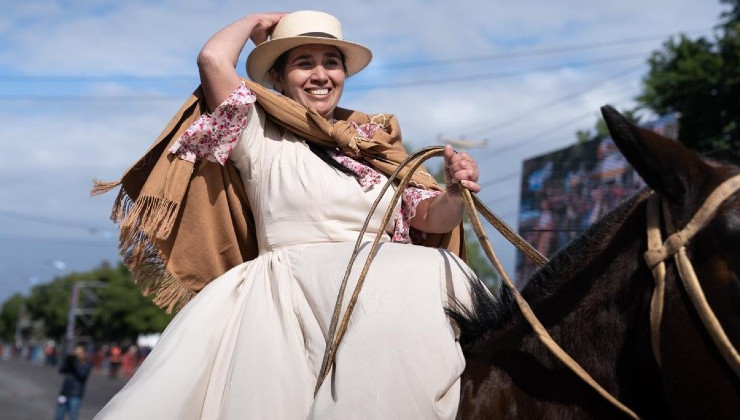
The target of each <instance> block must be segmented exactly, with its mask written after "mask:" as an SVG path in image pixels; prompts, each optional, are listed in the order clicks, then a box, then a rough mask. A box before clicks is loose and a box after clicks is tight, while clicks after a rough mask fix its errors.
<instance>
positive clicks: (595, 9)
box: [0, 0, 720, 300]
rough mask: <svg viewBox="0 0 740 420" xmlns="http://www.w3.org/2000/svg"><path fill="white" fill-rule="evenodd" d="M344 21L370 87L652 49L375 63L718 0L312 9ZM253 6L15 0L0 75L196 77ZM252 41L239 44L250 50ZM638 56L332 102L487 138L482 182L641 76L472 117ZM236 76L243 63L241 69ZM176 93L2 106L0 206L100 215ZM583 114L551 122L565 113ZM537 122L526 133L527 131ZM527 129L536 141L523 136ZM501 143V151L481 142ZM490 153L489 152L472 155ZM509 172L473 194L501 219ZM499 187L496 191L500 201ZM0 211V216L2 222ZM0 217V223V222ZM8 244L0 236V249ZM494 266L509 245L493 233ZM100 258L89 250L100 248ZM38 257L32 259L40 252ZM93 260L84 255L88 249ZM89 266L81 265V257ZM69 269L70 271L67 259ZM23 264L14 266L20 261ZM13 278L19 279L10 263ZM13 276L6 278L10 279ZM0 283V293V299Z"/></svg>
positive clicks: (489, 48)
mask: <svg viewBox="0 0 740 420" xmlns="http://www.w3.org/2000/svg"><path fill="white" fill-rule="evenodd" d="M272 7H274V8H275V9H276V10H298V9H307V8H315V7H316V6H315V3H313V2H305V1H279V2H274V3H273V4H272ZM321 7H322V8H324V9H325V10H326V11H328V12H331V13H334V14H336V15H337V16H338V17H340V19H342V21H343V27H344V33H345V35H346V37H347V38H348V39H351V40H354V41H357V42H360V43H363V44H365V45H368V46H369V47H371V49H373V51H374V54H375V58H376V62H375V64H373V65H371V67H370V68H369V69H368V70H367V71H366V72H365V73H364V74H363V75H360V76H358V77H357V80H356V81H352V82H350V86H351V84H352V83H355V84H383V83H389V82H393V81H409V80H424V79H436V78H445V77H460V76H465V75H470V74H480V73H489V72H494V71H518V70H521V69H531V68H535V67H541V66H544V65H557V64H559V63H564V62H572V61H578V60H584V59H592V58H594V57H614V56H616V55H620V54H629V53H633V52H637V53H640V52H647V51H650V50H651V49H655V48H658V47H659V46H660V44H661V40H660V39H655V40H654V41H652V42H639V43H638V42H636V43H633V44H624V45H621V46H614V47H610V48H604V49H592V50H578V51H571V52H570V53H567V54H566V53H561V54H551V55H540V56H533V57H528V58H519V59H509V60H495V61H493V60H491V61H485V62H479V63H466V64H456V65H448V66H438V67H427V68H407V69H400V68H395V69H394V68H388V67H383V66H382V65H383V64H387V63H394V62H396V63H397V62H408V61H418V60H428V59H443V58H456V57H468V56H478V55H484V54H494V53H503V52H509V51H515V50H520V49H527V48H545V47H553V46H563V45H574V44H583V43H590V42H598V41H609V40H617V39H626V38H635V37H641V36H647V35H659V34H664V33H675V32H677V31H680V30H690V29H696V28H707V32H706V33H708V32H709V28H711V27H712V26H713V25H714V24H715V22H716V21H717V16H718V15H719V12H720V5H719V2H718V1H714V2H697V1H695V0H656V1H653V2H649V3H646V2H639V1H636V0H630V1H621V2H593V1H585V0H568V1H558V2H552V1H544V0H539V1H529V2H523V3H522V2H520V3H515V2H506V1H482V0H479V1H457V2H446V1H441V0H425V1H422V0H410V1H404V2H390V3H389V2H386V1H379V0H373V1H359V0H350V1H342V2H339V1H331V2H324V3H322V5H321ZM254 11H256V10H253V9H251V7H250V6H249V5H247V4H245V3H244V2H242V1H238V0H229V1H223V2H203V1H200V0H188V1H175V0H167V1H158V2H150V1H144V0H139V1H126V2H118V1H107V2H100V1H96V2H89V1H72V2H69V1H65V2H61V1H51V0H47V1H40V0H37V1H33V2H15V3H14V4H13V6H12V7H9V8H5V9H4V13H3V14H2V15H0V63H1V64H0V75H3V74H6V75H7V74H28V75H109V74H114V75H116V74H117V75H122V74H123V75H139V76H142V75H144V76H146V75H187V74H191V75H195V74H197V70H196V68H195V64H194V62H195V55H196V53H197V51H198V50H199V49H200V47H201V46H202V44H203V43H204V42H205V40H206V39H208V37H209V36H210V35H211V34H212V33H214V32H215V31H217V30H218V29H219V28H221V27H222V26H224V25H226V24H227V23H229V22H231V21H233V20H235V19H236V18H238V17H240V16H242V15H245V14H247V13H250V12H254ZM250 48H251V47H250ZM637 63H639V60H632V61H624V62H614V63H609V64H604V65H598V66H596V65H594V66H583V67H572V68H566V69H560V70H558V71H540V72H532V73H527V74H522V75H521V76H518V77H508V78H489V79H485V80H479V81H475V82H469V83H449V84H438V85H434V86H427V87H416V88H403V89H388V90H370V91H351V90H348V93H347V95H346V97H345V101H344V103H343V105H344V106H348V107H356V108H358V109H361V110H365V111H368V112H390V113H395V114H396V115H398V117H399V120H400V121H401V123H402V126H403V129H404V136H405V139H406V140H407V141H409V142H411V143H412V144H413V145H414V146H415V147H421V146H424V145H428V144H432V143H433V142H434V141H435V140H436V137H437V135H438V134H440V133H442V134H444V135H446V136H458V135H469V136H470V138H472V137H473V136H472V135H471V132H475V136H476V137H487V138H488V139H489V141H490V144H489V150H487V151H486V150H483V151H471V153H472V154H473V155H474V156H476V157H478V158H480V159H484V158H485V159H486V160H485V161H484V164H482V166H483V171H484V172H483V174H482V181H485V180H486V179H494V178H497V177H501V176H503V175H505V174H508V173H511V172H516V171H517V170H519V168H520V166H521V160H522V159H524V158H526V157H530V156H533V155H536V154H539V153H543V152H546V151H549V150H551V149H554V148H559V147H563V146H565V145H567V144H569V143H571V142H572V141H573V139H574V134H573V133H574V132H575V131H576V130H577V129H579V128H590V127H591V126H592V125H593V122H594V120H595V117H594V116H595V115H596V113H597V112H598V107H599V106H601V105H603V104H604V103H607V102H609V103H615V102H616V104H617V105H619V104H628V103H630V101H629V100H628V99H625V97H626V96H627V95H628V94H629V93H630V92H633V91H636V90H637V89H638V88H639V83H640V82H639V77H640V73H639V72H636V73H634V74H632V75H631V76H630V77H626V78H622V79H615V80H613V81H609V82H606V83H604V84H603V86H601V87H600V88H599V89H594V90H592V91H590V92H588V93H586V94H584V95H582V96H579V97H575V98H573V99H572V100H570V101H568V102H563V103H561V104H559V105H558V106H554V107H549V108H546V109H542V110H540V111H536V112H533V113H532V115H531V116H530V117H529V118H527V119H524V120H520V121H518V122H516V123H511V124H506V125H503V126H500V127H491V128H490V129H488V130H484V128H486V126H491V125H494V124H495V123H497V122H502V121H506V120H507V119H509V118H511V117H513V116H518V115H521V113H522V112H524V111H527V110H530V109H533V108H535V107H537V106H539V105H542V104H544V103H547V102H550V101H553V100H554V99H556V98H559V97H562V96H564V95H566V94H568V93H572V92H578V91H579V90H584V89H585V88H586V87H587V86H589V85H593V84H595V83H596V82H598V81H600V80H603V79H605V78H607V77H608V76H609V75H611V74H615V73H617V72H619V71H620V69H626V68H629V67H630V66H634V65H635V64H637ZM240 71H242V72H243V70H242V69H241V68H240ZM6 87H7V89H8V90H7V91H8V92H17V91H21V92H23V89H27V90H28V92H29V93H33V94H44V95H55V94H67V95H74V94H92V95H176V96H180V97H183V98H184V97H185V96H186V95H187V94H188V93H189V91H190V90H191V89H192V86H190V83H189V82H188V81H187V80H185V81H182V80H180V81H178V82H176V83H174V82H173V83H166V84H165V83H160V84H157V83H153V82H151V83H128V82H125V81H120V80H110V81H106V82H104V83H70V82H64V83H62V82H59V83H54V82H48V83H44V84H41V83H36V82H33V83H29V82H24V83H20V82H14V81H3V80H2V79H0V90H3V89H5V88H6ZM179 104H180V101H178V100H173V101H166V102H139V103H131V102H126V103H117V102H93V103H88V102H74V101H72V102H54V101H41V102H29V103H19V102H13V101H5V102H0V119H2V121H3V123H2V125H0V144H2V147H3V153H4V155H5V156H6V161H5V163H4V164H3V167H2V168H0V203H3V204H2V205H1V206H2V207H3V208H5V209H8V208H12V209H13V210H16V211H21V212H27V213H29V214H36V215H44V214H46V215H53V216H54V217H56V218H60V219H69V220H81V219H82V220H90V221H91V223H92V222H95V223H106V222H105V219H106V217H107V213H108V210H107V209H106V208H105V207H107V206H109V203H110V201H109V200H110V199H112V198H110V199H108V198H104V199H97V200H88V199H87V198H86V192H87V188H88V187H89V183H88V180H89V179H90V178H92V177H95V176H97V177H101V178H103V179H113V178H116V177H117V176H118V175H119V174H120V173H121V172H122V171H123V170H124V169H125V168H126V167H127V166H128V165H129V164H130V163H131V162H132V161H133V160H134V159H136V158H137V157H138V156H139V155H140V154H141V153H143V151H144V150H145V148H146V147H147V146H148V145H149V143H150V142H151V141H152V140H153V139H154V138H155V137H156V135H157V134H159V130H161V129H162V127H163V126H164V125H165V124H166V122H167V120H168V119H169V117H170V116H171V114H172V113H173V112H174V111H175V110H176V109H177V107H178V106H179ZM579 116H581V119H579V120H578V121H575V122H573V123H570V124H564V122H567V121H569V120H573V119H575V118H579ZM538 133H544V134H541V135H540V136H539V137H538V136H535V135H536V134H538ZM533 136H534V137H533ZM505 147H508V148H510V149H509V150H508V151H502V152H498V153H496V152H493V151H495V150H499V149H501V148H505ZM491 155H494V157H490V158H487V157H486V156H491ZM517 190H518V180H517V179H515V178H514V179H512V180H511V181H509V182H503V183H498V184H496V185H494V186H492V187H491V188H489V189H488V190H485V191H484V192H483V193H482V197H483V198H484V200H485V201H486V202H489V203H490V204H491V207H492V208H493V209H494V210H495V211H497V212H500V214H504V215H509V217H508V218H507V221H508V222H509V223H511V224H514V222H515V220H514V218H513V213H514V211H515V210H516V198H515V196H516V191H517ZM507 197H508V198H507ZM3 222H5V220H3ZM8 226H9V225H8V224H5V223H3V225H2V228H0V233H5V234H7V233H8V232H10V228H8ZM45 228H48V227H47V226H43V225H39V224H33V223H18V224H14V226H13V229H14V230H13V232H15V233H17V231H16V230H18V229H20V230H25V231H26V233H28V234H33V233H34V230H37V231H38V232H43V231H44V229H45ZM6 246H7V244H5V243H0V248H2V247H6ZM497 246H499V248H500V249H502V250H503V251H500V252H501V254H502V257H503V258H504V260H505V261H506V265H507V267H509V268H511V267H512V266H513V257H512V255H513V254H512V252H511V251H510V248H509V247H504V246H503V244H502V243H501V242H500V241H498V243H497ZM98 257H99V256H94V258H98ZM44 258H46V259H48V258H51V257H49V256H46V255H38V259H39V260H43V259H44ZM91 258H93V257H91ZM0 264H1V265H2V266H3V267H5V268H6V270H7V269H11V270H15V272H17V275H16V277H18V278H22V277H23V276H26V277H27V276H30V274H29V273H30V271H28V270H30V269H29V268H28V267H27V265H28V263H26V262H24V264H25V265H21V266H13V264H14V263H13V261H6V260H5V257H3V260H2V261H0ZM95 264H97V261H92V260H90V264H88V265H89V266H92V265H95ZM73 268H74V267H73ZM24 270H25V271H24ZM23 273H25V274H23ZM19 287H20V286H19ZM4 293H6V292H5V291H3V290H0V300H2V299H3V298H4V296H5V295H4Z"/></svg>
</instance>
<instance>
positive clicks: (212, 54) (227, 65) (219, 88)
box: [198, 13, 285, 110]
mask: <svg viewBox="0 0 740 420" xmlns="http://www.w3.org/2000/svg"><path fill="white" fill-rule="evenodd" d="M284 15H285V13H260V14H256V15H249V16H245V17H243V18H241V19H239V20H237V21H236V22H234V23H232V24H230V25H229V26H227V27H225V28H223V29H221V30H220V31H218V32H217V33H216V34H215V35H213V36H212V37H211V39H209V40H208V42H206V44H205V45H204V46H203V49H201V50H200V53H199V54H198V70H199V72H200V82H201V85H202V88H203V93H204V95H205V99H206V105H208V109H210V110H213V109H214V108H216V107H217V106H218V105H220V104H221V102H223V101H224V100H225V99H226V98H227V97H228V96H229V94H230V93H231V92H233V91H234V89H236V88H237V87H239V84H240V83H241V79H240V78H239V74H238V73H237V72H236V63H237V60H238V59H239V54H240V53H241V51H242V49H243V48H244V45H245V44H246V43H247V41H248V40H249V39H251V40H252V41H254V43H255V45H259V44H261V43H262V42H264V41H266V40H267V37H268V36H269V35H270V33H271V32H272V29H273V28H274V27H275V25H276V24H277V23H278V21H279V20H280V19H281V18H282V17H283V16H284Z"/></svg>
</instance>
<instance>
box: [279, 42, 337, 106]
mask: <svg viewBox="0 0 740 420" xmlns="http://www.w3.org/2000/svg"><path fill="white" fill-rule="evenodd" d="M271 74H272V78H273V81H274V82H275V90H277V91H279V92H283V94H284V95H285V96H287V97H289V98H291V99H293V100H295V101H296V102H298V103H299V104H301V105H303V106H305V107H307V108H315V109H316V110H317V111H318V112H319V114H321V115H322V116H323V117H324V118H326V119H332V118H333V117H334V109H335V108H336V106H337V103H339V98H340V97H341V96H342V89H343V88H344V79H345V72H344V64H343V63H342V55H341V53H340V52H339V49H337V48H336V47H333V46H331V45H321V44H308V45H301V46H299V47H295V48H293V49H292V50H290V51H289V52H288V58H287V60H286V62H285V69H284V70H283V71H282V74H278V73H277V72H276V71H274V70H273V71H272V72H271Z"/></svg>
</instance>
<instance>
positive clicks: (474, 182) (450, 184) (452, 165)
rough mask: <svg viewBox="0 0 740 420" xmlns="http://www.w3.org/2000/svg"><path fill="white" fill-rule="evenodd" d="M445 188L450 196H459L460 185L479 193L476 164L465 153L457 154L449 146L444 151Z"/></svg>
mask: <svg viewBox="0 0 740 420" xmlns="http://www.w3.org/2000/svg"><path fill="white" fill-rule="evenodd" d="M444 159H445V161H444V169H445V186H446V187H447V191H448V192H449V193H452V194H458V195H459V194H460V185H462V186H463V187H465V188H467V189H468V190H470V191H471V192H474V193H477V192H479V191H480V185H478V175H479V173H478V164H477V163H475V161H474V160H473V158H471V157H470V156H469V155H468V154H467V153H465V152H461V153H457V152H455V150H454V149H453V148H452V146H450V145H449V144H448V145H447V146H445V151H444Z"/></svg>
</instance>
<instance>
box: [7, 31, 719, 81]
mask: <svg viewBox="0 0 740 420" xmlns="http://www.w3.org/2000/svg"><path fill="white" fill-rule="evenodd" d="M708 29H711V28H695V29H690V30H685V31H678V32H670V33H662V34H654V35H645V36H639V37H629V38H619V39H612V40H607V41H595V42H587V43H580V44H570V45H561V46H555V47H546V48H532V49H524V50H518V51H511V52H506V53H496V54H482V55H472V56H465V57H457V58H441V59H437V60H421V61H405V62H404V61H400V62H389V63H383V64H377V65H375V67H376V68H382V69H385V68H389V69H394V68H414V67H429V66H439V65H448V64H460V63H474V62H480V61H492V60H502V59H511V58H520V57H533V56H538V55H549V54H556V53H561V52H573V51H583V50H591V49H598V48H608V47H614V46H619V45H626V44H634V43H641V42H647V41H654V40H656V39H664V38H665V37H669V36H674V35H676V34H681V33H683V34H690V33H696V32H704V31H706V30H708ZM198 77H199V76H198V74H196V73H194V74H169V75H166V74H162V75H148V76H145V75H131V74H119V75H115V74H112V75H95V74H92V75H20V74H0V81H12V82H23V81H30V82H109V81H129V82H148V81H160V82H161V81H165V82H166V81H185V80H197V79H198Z"/></svg>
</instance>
